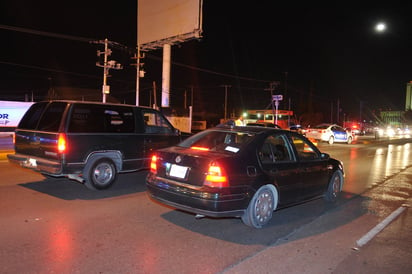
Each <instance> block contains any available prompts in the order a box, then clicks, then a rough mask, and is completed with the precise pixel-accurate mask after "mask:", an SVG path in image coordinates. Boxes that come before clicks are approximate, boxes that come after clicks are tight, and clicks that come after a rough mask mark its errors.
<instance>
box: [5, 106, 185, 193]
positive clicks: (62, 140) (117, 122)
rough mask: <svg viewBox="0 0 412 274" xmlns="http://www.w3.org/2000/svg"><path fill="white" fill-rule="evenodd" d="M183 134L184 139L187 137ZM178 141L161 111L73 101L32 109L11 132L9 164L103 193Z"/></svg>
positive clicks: (172, 128)
mask: <svg viewBox="0 0 412 274" xmlns="http://www.w3.org/2000/svg"><path fill="white" fill-rule="evenodd" d="M188 135H189V134H187V135H186V136H188ZM182 139H183V137H182V134H181V133H180V131H179V130H177V129H175V128H174V127H173V126H172V125H171V124H170V122H169V121H168V120H167V119H166V118H165V116H163V115H162V113H161V112H159V111H157V110H155V109H151V108H146V107H136V106H132V105H122V104H107V103H105V104H103V103H98V102H79V101H47V102H46V101H45V102H38V103H35V104H33V105H32V106H31V107H30V108H29V109H28V110H27V112H26V113H25V115H24V116H23V118H22V119H21V121H20V123H19V125H18V127H17V129H16V130H15V154H9V155H7V156H8V159H9V161H10V162H13V163H18V164H20V165H21V166H23V167H28V168H32V169H34V170H37V171H39V172H41V173H42V174H45V175H50V176H55V177H60V176H66V177H68V178H70V179H74V180H77V181H79V182H82V183H84V184H85V185H86V186H87V187H88V188H89V189H93V190H95V189H106V188H108V187H110V186H111V185H112V184H113V183H114V181H115V180H116V175H117V173H121V172H131V171H138V170H142V169H146V168H148V167H149V162H150V154H151V152H152V151H153V150H154V149H157V148H162V147H167V146H171V145H173V144H176V143H178V142H180V141H181V140H182Z"/></svg>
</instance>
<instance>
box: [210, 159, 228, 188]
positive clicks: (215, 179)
mask: <svg viewBox="0 0 412 274" xmlns="http://www.w3.org/2000/svg"><path fill="white" fill-rule="evenodd" d="M204 185H206V186H210V187H227V186H228V179H227V176H226V174H225V172H224V170H223V168H221V167H220V166H218V165H215V164H212V165H210V166H209V170H208V172H207V175H206V180H205V183H204Z"/></svg>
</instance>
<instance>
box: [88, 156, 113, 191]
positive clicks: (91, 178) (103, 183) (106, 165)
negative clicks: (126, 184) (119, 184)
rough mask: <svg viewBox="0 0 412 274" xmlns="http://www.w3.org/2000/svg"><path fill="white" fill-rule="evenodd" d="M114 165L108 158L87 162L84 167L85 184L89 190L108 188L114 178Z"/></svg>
mask: <svg viewBox="0 0 412 274" xmlns="http://www.w3.org/2000/svg"><path fill="white" fill-rule="evenodd" d="M116 174H117V172H116V166H115V164H114V163H113V161H112V160H110V159H109V158H100V159H98V160H96V161H93V162H91V163H88V164H87V165H86V167H85V169H84V179H85V182H84V184H85V186H86V187H87V188H88V189H91V190H101V189H107V188H109V187H110V186H111V185H112V184H113V183H114V181H115V180H116Z"/></svg>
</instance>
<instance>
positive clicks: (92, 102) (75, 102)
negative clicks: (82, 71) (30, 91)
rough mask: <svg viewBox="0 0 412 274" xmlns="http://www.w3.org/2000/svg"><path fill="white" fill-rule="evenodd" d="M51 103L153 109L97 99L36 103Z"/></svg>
mask: <svg viewBox="0 0 412 274" xmlns="http://www.w3.org/2000/svg"><path fill="white" fill-rule="evenodd" d="M44 102H46V103H52V102H63V103H69V104H93V105H109V106H126V107H135V108H142V109H153V108H151V107H147V106H135V105H130V104H121V103H110V102H109V103H103V102H98V101H77V100H43V101H39V102H36V103H44Z"/></svg>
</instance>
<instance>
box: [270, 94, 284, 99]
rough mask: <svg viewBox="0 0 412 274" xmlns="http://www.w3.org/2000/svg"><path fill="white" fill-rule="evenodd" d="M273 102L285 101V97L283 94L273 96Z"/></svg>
mask: <svg viewBox="0 0 412 274" xmlns="http://www.w3.org/2000/svg"><path fill="white" fill-rule="evenodd" d="M272 100H274V101H282V100H283V95H282V94H279V95H272Z"/></svg>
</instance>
